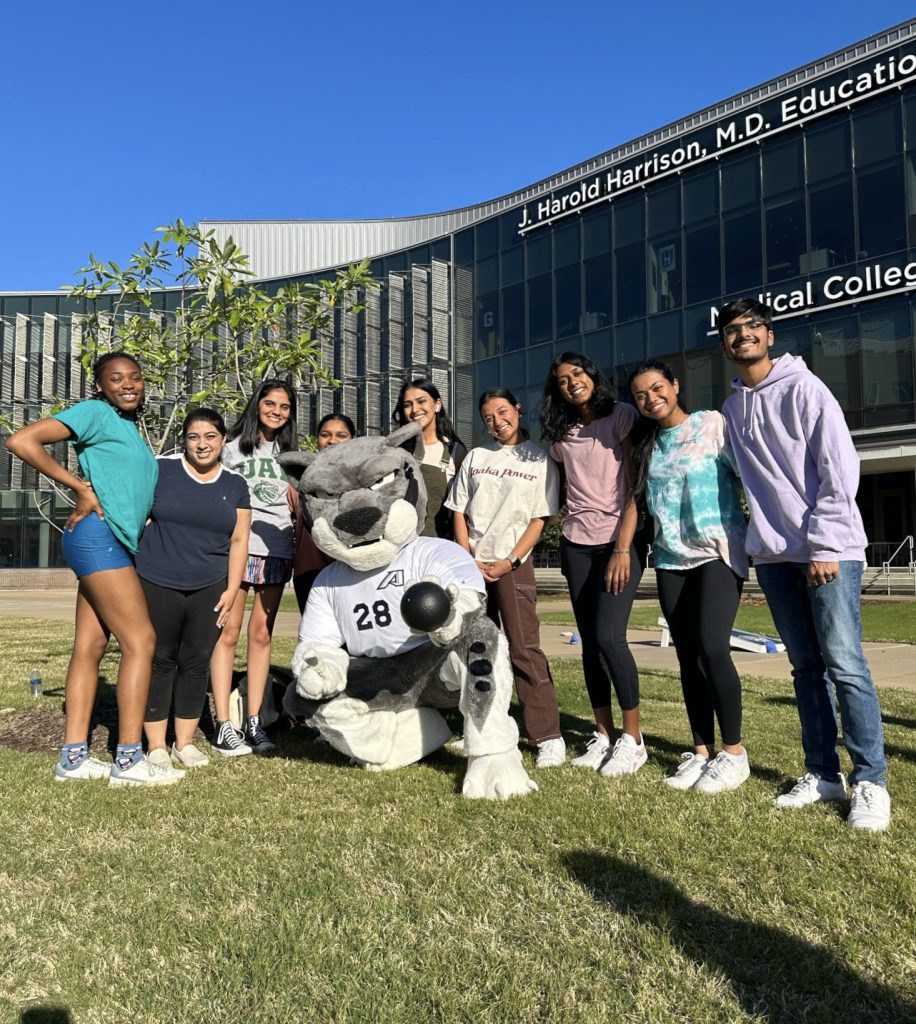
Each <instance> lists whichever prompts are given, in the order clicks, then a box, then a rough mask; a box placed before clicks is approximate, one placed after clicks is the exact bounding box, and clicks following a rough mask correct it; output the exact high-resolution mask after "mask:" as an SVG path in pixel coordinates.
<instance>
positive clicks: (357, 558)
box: [278, 423, 426, 572]
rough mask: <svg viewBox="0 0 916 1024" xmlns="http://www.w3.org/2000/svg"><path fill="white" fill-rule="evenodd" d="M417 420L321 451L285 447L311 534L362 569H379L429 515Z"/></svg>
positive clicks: (281, 458) (340, 558)
mask: <svg viewBox="0 0 916 1024" xmlns="http://www.w3.org/2000/svg"><path fill="white" fill-rule="evenodd" d="M420 433H421V428H420V425H419V424H418V423H410V424H408V425H407V426H406V427H401V428H400V429H399V430H395V431H394V433H392V434H390V435H389V436H388V437H354V438H353V439H352V440H351V441H346V442H345V443H343V444H334V445H330V446H329V447H327V448H325V450H324V451H322V452H286V453H284V454H282V455H280V456H278V458H279V461H280V463H281V465H282V466H283V468H284V469H285V470H286V472H287V473H289V474H290V475H291V476H293V477H298V478H299V508H300V514H301V515H302V518H303V521H304V522H305V525H306V526H307V527H308V528H309V530H310V531H311V534H312V540H313V541H314V542H315V544H316V545H317V546H318V547H319V548H321V550H322V551H323V552H324V553H325V554H326V555H329V556H330V557H331V558H336V559H337V560H338V561H340V562H346V563H347V565H349V566H352V567H353V568H354V569H358V570H360V571H361V572H364V571H368V570H371V569H380V568H381V567H382V566H385V565H388V563H389V562H390V561H391V560H392V559H393V558H394V556H395V555H396V554H397V552H398V551H399V550H400V549H401V548H402V547H404V545H405V544H407V543H409V542H410V541H412V540H413V539H414V538H415V537H417V535H418V534H419V532H420V530H422V529H423V524H424V523H425V522H426V487H425V486H424V485H423V475H422V473H421V472H420V460H421V459H422V458H423V441H422V439H421V436H420Z"/></svg>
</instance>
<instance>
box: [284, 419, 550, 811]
mask: <svg viewBox="0 0 916 1024" xmlns="http://www.w3.org/2000/svg"><path fill="white" fill-rule="evenodd" d="M422 445H423V442H422V440H421V438H420V427H419V425H418V424H409V425H408V426H405V427H401V428H400V429H399V430H396V431H394V432H393V433H392V434H391V435H390V436H389V437H357V438H353V440H351V441H347V442H346V443H344V444H337V445H331V446H330V447H328V448H326V449H325V450H324V451H322V452H318V453H316V452H288V453H286V454H284V455H281V456H279V459H280V462H281V463H282V464H283V467H284V469H285V470H286V472H287V473H289V474H291V475H292V476H293V477H298V478H299V498H300V502H299V507H300V510H301V514H302V516H303V518H304V520H305V524H306V526H308V528H309V529H310V530H311V535H312V540H314V542H315V544H316V545H317V546H318V547H319V548H320V549H321V550H322V551H324V552H325V553H326V554H327V555H329V556H330V557H332V558H334V559H336V560H337V561H336V562H335V563H334V564H333V565H330V566H328V567H327V568H326V569H323V570H322V571H321V573H320V574H319V576H318V578H317V579H316V581H315V584H314V586H313V587H312V590H311V592H310V594H309V600H308V605H307V606H306V609H305V614H304V615H303V617H302V623H301V625H300V627H299V645H298V647H297V648H296V652H295V654H294V655H293V663H292V669H293V675H294V676H295V682H294V683H292V684H291V685H290V687H289V689H288V690H287V693H286V697H285V699H284V707H285V708H286V710H287V711H288V712H289V713H290V714H292V715H294V716H301V717H305V718H307V719H308V721H309V724H310V725H312V726H314V727H315V728H316V729H318V731H319V732H320V733H321V735H322V736H323V737H324V738H325V739H326V740H327V741H328V743H330V744H331V746H333V747H334V748H335V749H336V750H339V751H340V752H341V753H343V754H346V755H348V756H349V757H351V758H353V760H354V761H355V762H356V763H357V764H360V765H362V766H363V767H365V768H367V769H371V770H376V771H382V770H385V769H391V768H400V767H402V766H404V765H407V764H411V763H413V762H414V761H418V760H419V759H420V758H421V757H424V756H425V755H427V754H429V753H431V752H432V751H434V750H437V749H438V748H439V747H441V746H443V744H445V743H446V741H447V740H448V739H449V738H450V737H451V729H450V728H449V727H448V725H447V724H446V723H445V720H444V719H443V717H442V715H441V714H440V711H439V709H445V708H456V707H457V708H460V710H461V713H462V714H463V716H464V750H465V753H466V754H467V758H468V764H467V771H466V773H465V778H464V784H463V787H462V792H463V793H464V795H465V796H466V797H482V798H486V799H491V800H500V799H507V798H508V797H511V796H522V795H524V794H526V793H528V792H529V791H531V790H533V789H537V786H536V784H535V783H534V782H533V781H532V780H531V779H529V778H528V775H527V773H526V772H525V769H524V767H523V766H522V758H521V753H520V751H519V748H518V726H517V725H516V724H515V721H514V720H513V719H512V718H511V717H510V715H509V702H510V700H511V697H512V681H513V680H512V669H511V665H510V661H509V650H508V645H507V642H506V638H505V637H504V636H503V635H502V634H501V633H500V632H499V630H498V629H497V628H496V626H495V625H494V623H493V622H491V621H490V620H489V619H488V618H487V617H486V614H485V612H484V594H485V590H484V582H483V578H482V576H481V575H480V572H479V570H478V569H477V566H476V564H475V562H474V560H473V558H472V557H471V556H470V555H469V554H468V553H467V552H466V551H465V550H464V549H463V548H461V547H459V546H458V545H457V544H453V543H452V542H451V541H446V540H438V539H436V538H430V537H418V532H419V530H420V529H422V527H423V523H424V522H425V520H426V489H425V487H424V486H423V476H422V474H421V473H420V466H419V460H420V459H421V458H422V456H423V448H422ZM417 583H419V584H420V586H419V587H417V588H415V589H414V588H412V585H413V584H417ZM405 617H406V619H407V621H405Z"/></svg>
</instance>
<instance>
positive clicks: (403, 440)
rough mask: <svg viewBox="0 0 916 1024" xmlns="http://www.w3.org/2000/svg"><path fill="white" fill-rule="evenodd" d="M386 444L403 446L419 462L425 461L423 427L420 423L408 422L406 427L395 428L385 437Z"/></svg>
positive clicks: (394, 446) (395, 446) (392, 446)
mask: <svg viewBox="0 0 916 1024" xmlns="http://www.w3.org/2000/svg"><path fill="white" fill-rule="evenodd" d="M385 444H387V445H388V446H389V447H390V448H403V449H404V451H405V452H407V454H408V455H412V456H413V457H414V458H415V459H416V460H417V462H422V461H423V451H424V448H423V428H422V427H421V426H420V424H419V423H408V424H407V425H406V426H404V427H398V429H397V430H393V431H392V432H391V433H390V434H389V435H388V436H387V437H386V438H385Z"/></svg>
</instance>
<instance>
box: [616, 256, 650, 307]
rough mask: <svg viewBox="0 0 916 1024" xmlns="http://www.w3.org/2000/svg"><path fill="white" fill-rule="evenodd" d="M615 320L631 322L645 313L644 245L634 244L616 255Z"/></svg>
mask: <svg viewBox="0 0 916 1024" xmlns="http://www.w3.org/2000/svg"><path fill="white" fill-rule="evenodd" d="M616 264H617V271H616V288H615V291H616V294H617V320H618V322H619V321H622V320H632V319H634V318H635V317H638V316H645V312H646V244H645V242H636V243H635V244H634V245H626V246H624V247H623V248H622V249H618V250H617V254H616Z"/></svg>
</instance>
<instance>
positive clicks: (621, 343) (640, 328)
mask: <svg viewBox="0 0 916 1024" xmlns="http://www.w3.org/2000/svg"><path fill="white" fill-rule="evenodd" d="M614 348H615V350H616V351H615V355H616V359H615V365H616V367H617V379H618V380H623V381H626V379H627V372H625V373H623V374H621V368H623V367H628V366H629V367H632V366H635V365H636V364H637V363H641V362H642V361H643V360H644V359H645V358H646V321H645V320H638V321H636V322H635V323H632V324H624V325H623V326H621V327H618V328H617V330H616V331H615V332H614Z"/></svg>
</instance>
